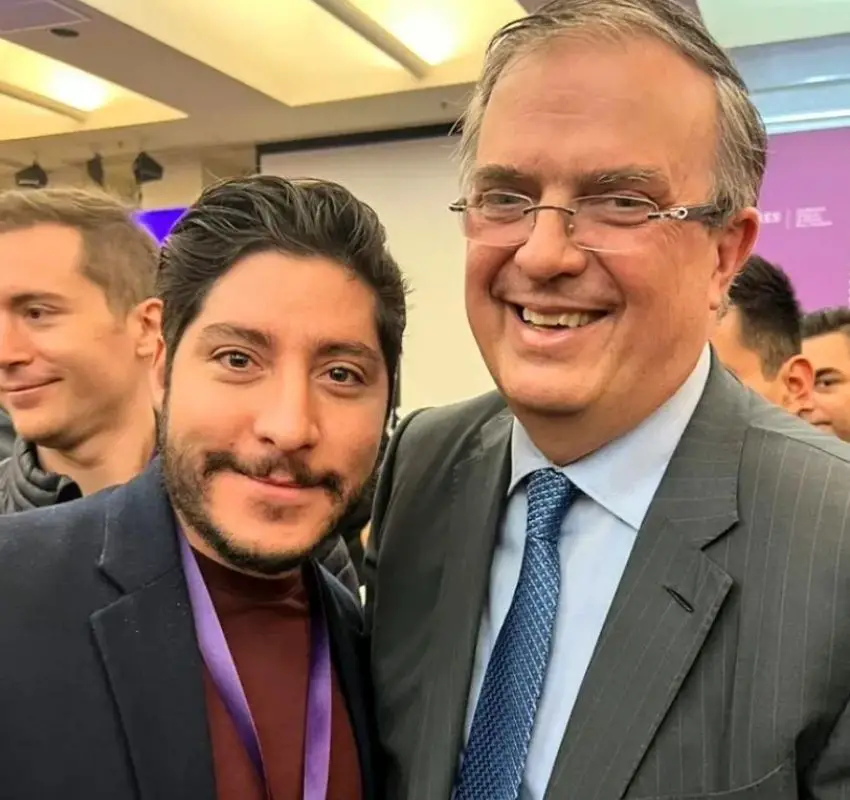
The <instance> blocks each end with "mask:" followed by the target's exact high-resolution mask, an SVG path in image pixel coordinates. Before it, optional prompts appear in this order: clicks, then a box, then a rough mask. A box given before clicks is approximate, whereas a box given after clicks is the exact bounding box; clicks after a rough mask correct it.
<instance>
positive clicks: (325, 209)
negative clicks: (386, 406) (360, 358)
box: [156, 175, 407, 402]
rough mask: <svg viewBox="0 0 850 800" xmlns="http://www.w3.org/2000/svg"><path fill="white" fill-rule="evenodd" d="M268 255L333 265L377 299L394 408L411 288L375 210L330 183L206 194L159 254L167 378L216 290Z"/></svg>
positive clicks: (237, 181)
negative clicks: (236, 268) (240, 266)
mask: <svg viewBox="0 0 850 800" xmlns="http://www.w3.org/2000/svg"><path fill="white" fill-rule="evenodd" d="M263 251H278V252H281V253H287V254H291V255H294V256H304V257H313V256H320V257H324V258H328V259H331V260H333V261H336V262H337V263H339V264H341V265H342V266H344V267H346V268H347V269H349V270H351V272H352V273H353V274H354V275H356V276H357V277H358V278H359V279H360V280H361V281H363V282H364V283H365V284H366V285H367V286H369V287H370V288H371V289H372V290H373V291H374V293H375V297H376V299H377V304H376V305H377V319H376V324H377V328H378V338H379V340H380V344H381V350H382V352H383V356H384V360H385V362H386V367H387V373H388V374H389V376H390V400H391V402H392V398H393V396H394V387H395V376H396V373H397V370H398V363H399V359H400V358H401V350H402V339H403V336H404V329H405V325H406V322H407V304H406V293H407V288H406V285H405V280H404V277H403V275H402V272H401V269H400V268H399V266H398V264H397V263H396V261H395V260H394V259H393V257H392V256H391V255H390V252H389V249H388V247H387V237H386V231H385V230H384V226H383V225H382V224H381V222H380V220H379V219H378V216H377V214H376V213H375V212H374V210H373V209H372V208H371V207H370V206H368V205H366V203H363V202H361V201H360V200H358V199H357V198H356V197H355V196H354V195H353V194H351V192H349V191H348V190H347V189H345V188H344V187H342V186H340V185H339V184H336V183H331V182H330V181H322V180H313V179H300V180H287V179H285V178H278V177H273V176H270V175H254V176H252V177H247V178H232V179H228V180H224V181H220V182H219V183H216V184H214V185H212V186H210V187H208V188H207V189H206V190H204V192H203V194H201V196H200V197H199V198H198V200H197V202H195V204H194V205H192V206H191V207H190V208H189V209H188V211H187V212H186V213H185V214H184V215H183V217H181V218H180V220H179V221H178V222H177V224H176V225H175V227H174V229H173V230H172V231H171V233H170V235H169V236H168V238H167V239H166V241H165V243H164V245H163V247H162V251H161V254H160V261H159V270H158V273H157V280H156V289H157V296H158V297H159V298H160V300H161V301H162V304H163V309H162V336H163V339H164V340H165V345H166V351H167V352H166V367H167V370H168V371H169V372H170V369H171V364H172V361H173V359H174V354H175V352H176V350H177V347H178V346H179V344H180V340H181V339H182V337H183V334H184V333H185V332H186V328H187V327H188V326H189V325H190V324H191V323H192V321H193V320H194V319H195V318H196V317H197V316H198V314H199V313H200V311H201V309H202V308H203V305H204V301H205V300H206V297H207V295H208V294H209V292H210V290H211V289H212V287H213V286H214V285H215V283H216V282H217V281H218V280H219V279H220V278H221V277H222V276H223V275H225V274H226V273H227V272H228V270H230V268H231V267H232V266H233V265H234V264H235V263H236V262H237V261H239V260H240V259H242V258H244V257H245V256H247V255H251V254H253V253H257V252H263Z"/></svg>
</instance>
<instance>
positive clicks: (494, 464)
mask: <svg viewBox="0 0 850 800" xmlns="http://www.w3.org/2000/svg"><path fill="white" fill-rule="evenodd" d="M510 430H511V420H510V415H509V414H508V413H507V411H506V410H505V407H504V403H503V402H502V400H501V399H500V398H499V397H498V396H497V395H495V394H492V395H487V396H484V397H481V398H477V399H474V400H471V401H468V402H466V403H463V404H460V405H456V406H453V407H449V408H443V409H433V410H428V411H424V412H422V413H420V414H417V415H414V416H412V417H410V418H408V420H406V422H405V423H404V424H403V426H402V427H401V428H400V430H399V431H398V433H397V435H396V437H395V439H394V441H393V443H392V445H391V447H390V450H389V453H388V457H387V460H386V465H385V472H384V475H383V477H382V480H381V483H380V486H379V489H378V493H377V499H376V509H375V515H374V520H373V526H372V537H373V545H372V548H371V552H370V553H369V554H368V556H367V557H368V559H369V561H368V572H369V580H370V583H371V584H372V586H371V588H372V591H370V598H371V599H370V604H369V609H368V612H367V613H368V614H369V616H370V620H371V623H370V624H371V630H372V655H373V673H374V679H375V687H376V693H377V697H376V699H377V711H378V723H379V728H380V735H381V740H382V744H383V746H384V748H385V750H386V754H387V770H388V776H387V777H388V784H387V786H388V793H387V798H388V800H448V798H449V796H450V792H451V785H452V781H453V776H454V773H455V768H456V764H457V758H458V754H459V751H460V749H461V747H462V737H463V724H464V715H465V709H466V702H467V694H468V690H469V682H470V675H471V672H472V663H473V657H474V650H475V644H476V636H477V631H478V625H479V619H480V615H481V611H482V608H483V605H484V602H485V598H486V589H487V582H488V579H489V569H490V560H491V554H492V552H493V548H494V544H495V541H496V532H497V528H498V522H499V517H500V513H501V510H502V508H503V507H504V504H505V499H506V498H505V495H506V488H507V481H508V476H509V466H510V465H509V440H510ZM848 512H850V448H848V447H847V446H846V445H844V444H842V443H840V442H839V441H838V440H836V439H833V438H831V437H827V436H825V435H822V434H820V433H818V432H817V431H815V430H814V429H812V428H810V427H809V426H807V425H805V423H802V422H799V421H798V420H796V419H794V418H792V417H790V416H788V415H786V414H785V413H784V412H782V411H780V410H778V409H774V408H773V407H771V406H768V405H767V404H765V403H764V402H763V401H761V400H760V399H759V398H757V397H756V396H755V395H754V394H752V393H750V392H748V391H747V390H745V389H744V388H742V387H741V386H740V384H738V383H737V382H736V381H735V380H734V379H733V378H732V377H731V376H729V374H728V373H726V372H725V371H724V370H722V369H721V368H719V367H718V366H717V365H716V364H715V365H713V366H712V370H711V374H710V377H709V380H708V384H707V386H706V390H705V392H704V394H703V397H702V400H701V401H700V404H699V406H698V408H697V410H696V412H695V414H694V416H693V418H692V420H691V422H690V424H689V426H688V428H687V430H686V432H685V435H684V436H683V438H682V440H681V442H680V445H679V447H678V449H677V450H676V453H675V455H674V456H673V459H672V461H671V463H670V466H669V468H668V470H667V473H666V476H665V478H664V479H663V481H662V483H661V485H660V487H659V489H658V492H657V494H656V496H655V498H654V500H653V503H652V505H651V507H650V509H649V512H648V514H647V516H646V519H645V522H644V524H643V526H642V528H641V530H640V532H639V534H638V537H637V541H636V544H635V547H634V550H633V552H632V555H631V558H630V560H629V562H628V564H627V567H626V570H625V573H624V575H623V578H622V581H621V583H620V586H619V588H618V590H617V593H616V596H615V598H614V601H613V604H612V607H611V610H610V612H609V615H608V618H607V620H606V622H605V626H604V628H603V631H602V634H601V636H600V639H599V642H598V644H597V647H596V650H595V653H594V656H593V659H592V661H591V664H590V667H589V670H588V672H587V674H586V676H585V679H584V682H583V683H582V686H581V690H580V693H579V697H578V700H577V703H576V706H575V709H574V711H573V713H572V716H571V718H570V720H569V724H568V726H567V730H566V733H565V736H564V739H563V741H562V743H561V746H560V751H559V754H558V758H557V760H556V763H555V767H554V770H553V773H552V777H551V780H550V783H549V789H548V793H547V798H548V800H619V798H634V799H635V800H637V798H642V799H643V800H650V799H652V800H660V798H664V800H685V798H687V800H708V799H709V798H711V800H790V799H791V798H811V799H812V800H813V799H814V798H817V800H839V798H847V800H850V712H848V711H847V709H846V705H847V703H848V699H850V513H848ZM663 587H669V588H671V589H673V590H674V591H675V593H677V594H678V595H679V597H680V598H683V599H684V603H679V602H676V601H675V600H674V598H673V597H672V596H671V594H670V593H669V592H668V591H665V590H664V588H663ZM482 800H487V799H486V798H482Z"/></svg>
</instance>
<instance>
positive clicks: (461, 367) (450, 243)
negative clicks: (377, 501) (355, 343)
mask: <svg viewBox="0 0 850 800" xmlns="http://www.w3.org/2000/svg"><path fill="white" fill-rule="evenodd" d="M454 147H455V141H454V140H452V139H448V138H446V137H440V138H436V139H421V140H418V141H403V142H389V143H383V144H369V145H359V146H349V147H338V148H330V149H322V150H310V151H300V152H291V153H279V154H271V155H264V156H263V157H262V160H261V164H260V166H261V169H262V171H263V172H266V173H271V174H275V175H281V176H284V177H290V178H291V177H303V176H310V177H315V178H325V179H328V180H333V181H337V182H338V183H341V184H343V185H344V186H346V187H347V188H349V189H350V190H351V191H352V192H354V194H355V195H357V196H358V197H359V198H360V199H361V200H364V201H365V202H367V203H369V204H370V205H371V206H372V207H373V208H374V209H375V211H377V213H378V215H379V216H380V217H381V220H382V221H383V223H384V225H385V226H386V228H387V235H388V238H389V244H390V248H391V249H392V252H393V255H394V256H395V258H396V259H397V260H398V262H399V264H400V265H401V267H402V269H403V270H404V272H405V274H406V275H407V278H408V280H409V282H410V285H411V287H412V289H413V293H412V294H411V296H410V300H409V324H408V329H407V330H408V333H407V337H406V340H405V353H404V359H403V361H402V369H401V375H402V381H401V411H402V414H405V413H407V412H409V411H412V410H414V409H417V408H421V407H423V406H430V405H442V404H445V403H451V402H453V401H456V400H459V399H462V398H466V397H472V396H474V395H476V394H480V393H482V392H486V391H488V390H490V389H492V388H493V384H492V381H491V379H490V376H489V374H488V373H487V370H486V369H485V367H484V365H483V363H482V361H481V357H480V355H479V353H478V348H477V346H476V345H475V341H474V340H473V338H472V334H471V333H470V332H469V326H468V325H467V321H466V313H465V311H464V305H463V264H464V250H465V244H464V240H463V237H462V236H461V233H460V228H459V226H458V221H457V219H456V218H455V216H454V215H453V214H452V213H451V212H450V211H449V210H448V204H449V203H451V202H452V201H453V200H455V199H456V197H457V191H458V184H457V172H458V171H457V165H456V163H455V162H454V160H453V158H452V154H453V151H454Z"/></svg>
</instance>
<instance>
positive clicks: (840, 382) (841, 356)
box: [802, 307, 850, 442]
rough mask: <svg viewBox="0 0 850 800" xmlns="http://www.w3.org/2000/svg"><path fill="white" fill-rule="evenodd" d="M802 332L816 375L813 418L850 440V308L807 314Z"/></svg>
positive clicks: (812, 419) (818, 423) (837, 434)
mask: <svg viewBox="0 0 850 800" xmlns="http://www.w3.org/2000/svg"><path fill="white" fill-rule="evenodd" d="M802 332H803V355H804V356H806V358H807V359H808V360H809V361H810V362H811V364H812V367H813V368H814V375H815V381H814V395H813V397H814V402H815V410H814V412H813V414H812V417H811V420H810V421H811V422H812V423H813V424H815V425H818V426H820V427H822V428H823V429H824V430H828V431H831V432H832V433H834V434H835V435H836V436H838V437H839V438H841V439H843V440H844V441H845V442H850V309H848V308H843V307H836V308H824V309H821V310H820V311H813V312H812V313H811V314H806V316H805V317H803V326H802Z"/></svg>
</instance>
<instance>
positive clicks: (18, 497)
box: [0, 437, 360, 798]
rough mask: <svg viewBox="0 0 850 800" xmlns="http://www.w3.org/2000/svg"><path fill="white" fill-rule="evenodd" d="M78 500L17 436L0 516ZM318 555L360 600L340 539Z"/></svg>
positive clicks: (0, 472)
mask: <svg viewBox="0 0 850 800" xmlns="http://www.w3.org/2000/svg"><path fill="white" fill-rule="evenodd" d="M80 497H82V492H81V491H80V487H79V486H77V484H76V483H74V481H72V480H71V479H70V478H69V477H67V476H66V475H56V474H55V473H52V472H45V471H44V470H43V469H42V468H41V466H40V465H39V463H38V455H37V454H36V450H35V446H34V445H32V444H30V443H29V442H25V441H24V440H23V439H21V438H20V437H19V438H18V439H16V440H15V444H14V449H13V452H12V455H11V456H10V457H9V458H7V459H6V460H5V461H0V514H14V513H16V512H18V511H29V510H30V509H33V508H45V507H46V506H55V505H57V504H59V503H65V502H67V501H69V500H78V499H79V498H80ZM317 555H318V558H319V560H320V561H321V562H322V565H323V566H324V567H325V568H326V569H327V570H328V571H329V572H330V573H331V574H332V575H334V576H335V577H336V578H337V579H338V580H339V581H340V582H341V583H342V584H343V586H345V587H346V588H347V589H348V590H349V591H350V592H352V594H354V595H355V596H357V597H358V598H359V594H358V588H359V585H360V581H359V579H358V577H357V572H356V570H355V567H354V564H353V563H352V561H351V556H350V555H349V552H348V548H347V547H346V545H345V542H344V541H343V540H342V538H341V537H340V536H337V537H335V538H331V539H329V540H328V541H327V542H325V543H324V544H323V545H322V547H321V550H320V552H319V553H318V554H317ZM0 798H2V793H0Z"/></svg>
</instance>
